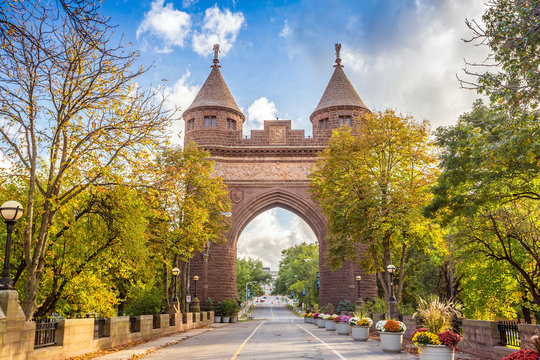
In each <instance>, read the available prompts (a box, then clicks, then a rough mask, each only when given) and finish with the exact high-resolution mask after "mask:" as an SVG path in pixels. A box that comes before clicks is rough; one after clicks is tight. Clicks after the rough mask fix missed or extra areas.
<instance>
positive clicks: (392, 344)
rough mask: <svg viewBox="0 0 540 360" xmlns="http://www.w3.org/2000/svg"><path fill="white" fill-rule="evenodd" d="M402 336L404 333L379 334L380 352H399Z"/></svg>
mask: <svg viewBox="0 0 540 360" xmlns="http://www.w3.org/2000/svg"><path fill="white" fill-rule="evenodd" d="M403 334H404V332H379V335H380V336H381V348H382V350H383V351H385V352H393V353H398V352H400V351H401V343H402V342H403Z"/></svg>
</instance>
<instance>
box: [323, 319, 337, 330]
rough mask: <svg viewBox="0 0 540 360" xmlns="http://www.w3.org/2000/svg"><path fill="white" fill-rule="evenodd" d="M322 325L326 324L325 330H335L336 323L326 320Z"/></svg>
mask: <svg viewBox="0 0 540 360" xmlns="http://www.w3.org/2000/svg"><path fill="white" fill-rule="evenodd" d="M324 326H326V330H328V331H334V330H336V323H335V322H334V320H326V321H325V323H324Z"/></svg>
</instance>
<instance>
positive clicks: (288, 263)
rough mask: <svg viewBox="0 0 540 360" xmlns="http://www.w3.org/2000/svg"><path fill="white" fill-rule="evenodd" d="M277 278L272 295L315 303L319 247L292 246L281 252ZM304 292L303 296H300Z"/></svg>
mask: <svg viewBox="0 0 540 360" xmlns="http://www.w3.org/2000/svg"><path fill="white" fill-rule="evenodd" d="M281 256H282V259H281V261H280V262H279V271H278V278H277V279H276V284H275V286H274V290H273V294H296V295H297V296H298V298H300V299H302V301H303V302H305V303H308V304H313V303H314V302H317V301H318V300H317V299H318V296H319V291H318V290H317V271H319V245H318V244H317V243H314V244H307V243H302V244H300V245H295V246H292V247H290V248H288V249H285V250H282V251H281ZM304 291H305V295H302V294H303V292H304Z"/></svg>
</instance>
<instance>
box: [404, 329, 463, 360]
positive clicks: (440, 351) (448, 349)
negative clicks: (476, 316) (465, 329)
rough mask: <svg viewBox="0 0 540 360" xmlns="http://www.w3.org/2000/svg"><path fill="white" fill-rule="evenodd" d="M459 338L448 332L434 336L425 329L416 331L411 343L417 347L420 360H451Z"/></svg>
mask: <svg viewBox="0 0 540 360" xmlns="http://www.w3.org/2000/svg"><path fill="white" fill-rule="evenodd" d="M460 341H461V337H460V336H459V335H458V334H456V333H454V332H452V331H449V330H446V331H442V332H440V333H438V334H434V333H432V332H431V331H429V330H428V329H427V328H422V329H418V330H416V331H415V332H414V334H413V336H412V342H413V343H414V345H415V346H416V347H418V352H419V353H420V359H422V360H439V359H441V360H453V359H454V351H455V350H459V348H458V347H457V344H458V343H459V342H460Z"/></svg>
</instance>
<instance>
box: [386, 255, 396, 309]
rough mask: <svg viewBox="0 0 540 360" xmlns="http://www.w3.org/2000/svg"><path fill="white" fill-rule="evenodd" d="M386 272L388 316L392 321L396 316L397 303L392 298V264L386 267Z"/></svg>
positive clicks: (394, 268) (393, 268)
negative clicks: (387, 276)
mask: <svg viewBox="0 0 540 360" xmlns="http://www.w3.org/2000/svg"><path fill="white" fill-rule="evenodd" d="M386 271H388V274H390V297H389V298H388V314H389V316H390V319H393V318H394V317H395V315H396V314H397V301H396V298H394V272H395V271H396V267H395V266H394V265H392V264H390V265H388V266H387V267H386Z"/></svg>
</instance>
